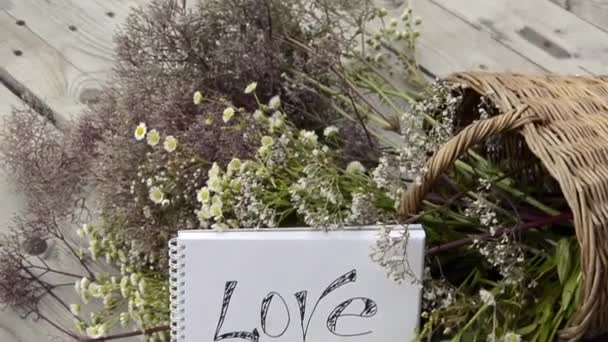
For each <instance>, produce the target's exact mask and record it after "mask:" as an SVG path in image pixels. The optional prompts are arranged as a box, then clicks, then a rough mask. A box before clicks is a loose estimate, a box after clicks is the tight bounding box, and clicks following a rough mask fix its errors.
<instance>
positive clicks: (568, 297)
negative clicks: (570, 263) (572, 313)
mask: <svg viewBox="0 0 608 342" xmlns="http://www.w3.org/2000/svg"><path fill="white" fill-rule="evenodd" d="M581 277H582V274H581V272H580V271H579V272H572V274H571V275H570V278H568V281H567V282H566V285H564V289H563V290H562V305H561V309H560V310H561V311H566V310H567V309H568V306H570V302H571V301H572V298H573V297H574V295H575V293H576V290H577V289H578V286H579V284H580V282H581Z"/></svg>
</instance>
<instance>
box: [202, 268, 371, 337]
mask: <svg viewBox="0 0 608 342" xmlns="http://www.w3.org/2000/svg"><path fill="white" fill-rule="evenodd" d="M356 281H357V270H352V271H350V272H347V273H345V274H344V275H342V276H340V277H339V278H338V279H336V280H334V281H333V282H332V283H331V284H329V286H327V288H326V289H325V291H323V293H322V294H321V296H320V297H319V299H317V301H316V302H315V304H314V306H313V308H312V311H311V312H310V315H309V316H308V319H306V301H307V299H308V292H307V291H299V292H296V293H295V294H294V296H295V299H296V302H297V304H298V309H299V312H298V313H299V319H300V327H301V329H302V342H306V336H307V334H308V330H309V327H310V321H311V319H312V317H313V315H314V314H315V311H316V310H317V306H318V305H319V303H320V302H321V301H322V300H323V298H325V297H327V296H328V295H329V294H330V293H332V292H334V291H336V290H337V289H339V288H340V287H342V286H344V285H346V284H349V283H354V282H356ZM237 285H238V282H236V281H228V282H226V287H225V289H224V299H223V302H222V310H221V311H220V317H219V320H218V323H217V328H216V330H215V335H214V339H213V341H222V340H226V339H242V340H245V341H250V342H258V341H259V339H260V333H259V332H258V329H257V328H255V329H253V330H252V331H251V332H249V331H233V332H227V333H221V330H222V326H223V325H224V322H225V321H226V316H227V315H228V307H229V305H230V300H231V299H232V295H233V294H234V291H235V290H236V287H237ZM273 300H279V301H280V304H282V305H283V307H284V308H285V310H286V312H287V321H286V323H285V326H284V327H283V330H282V331H280V332H275V333H273V332H269V331H268V329H267V318H268V313H269V308H270V304H271V303H272V302H273ZM355 302H360V303H362V304H363V309H362V310H361V312H360V313H358V314H345V313H344V311H346V309H347V308H348V307H349V306H350V305H351V304H353V303H355ZM377 312H378V306H377V305H376V302H374V301H373V300H371V299H369V298H365V297H353V298H349V299H347V300H345V301H343V302H342V303H340V304H338V305H337V306H336V307H335V308H334V309H333V310H332V311H331V313H330V314H329V315H328V316H327V322H326V325H327V329H328V330H329V332H331V333H332V334H334V335H336V336H341V337H353V336H361V335H367V334H371V333H372V331H365V332H360V333H355V334H346V333H340V332H338V331H337V327H336V326H337V324H338V321H339V320H340V318H341V317H361V318H369V317H373V316H374V315H376V313H377ZM304 321H306V324H304ZM290 323H291V315H290V313H289V308H288V306H287V302H286V301H285V299H284V298H283V297H282V296H281V295H280V294H279V293H277V292H274V291H271V292H269V293H268V294H267V295H266V297H264V298H263V299H262V302H261V305H260V327H261V330H262V332H263V333H264V334H265V335H266V336H268V337H271V338H278V337H281V336H283V335H284V334H285V332H286V331H287V329H288V328H289V325H290Z"/></svg>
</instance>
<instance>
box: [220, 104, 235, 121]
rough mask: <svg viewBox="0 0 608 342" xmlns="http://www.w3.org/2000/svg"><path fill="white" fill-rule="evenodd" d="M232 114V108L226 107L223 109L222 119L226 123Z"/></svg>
mask: <svg viewBox="0 0 608 342" xmlns="http://www.w3.org/2000/svg"><path fill="white" fill-rule="evenodd" d="M233 116H234V108H232V107H228V108H226V109H224V113H223V114H222V120H223V121H224V123H227V122H228V121H230V119H232V117H233Z"/></svg>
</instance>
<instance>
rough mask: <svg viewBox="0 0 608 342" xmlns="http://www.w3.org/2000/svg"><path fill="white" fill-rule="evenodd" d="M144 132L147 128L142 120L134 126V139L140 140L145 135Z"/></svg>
mask: <svg viewBox="0 0 608 342" xmlns="http://www.w3.org/2000/svg"><path fill="white" fill-rule="evenodd" d="M146 132H148V128H147V127H146V124H145V123H143V122H140V123H139V125H138V126H137V127H136V128H135V133H134V135H135V139H136V140H138V141H139V140H142V139H143V138H144V137H145V136H146Z"/></svg>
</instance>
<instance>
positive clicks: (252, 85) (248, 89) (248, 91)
mask: <svg viewBox="0 0 608 342" xmlns="http://www.w3.org/2000/svg"><path fill="white" fill-rule="evenodd" d="M257 87H258V83H257V82H251V83H249V85H247V87H246V88H245V94H251V93H253V92H254V91H255V89H256V88H257Z"/></svg>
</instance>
